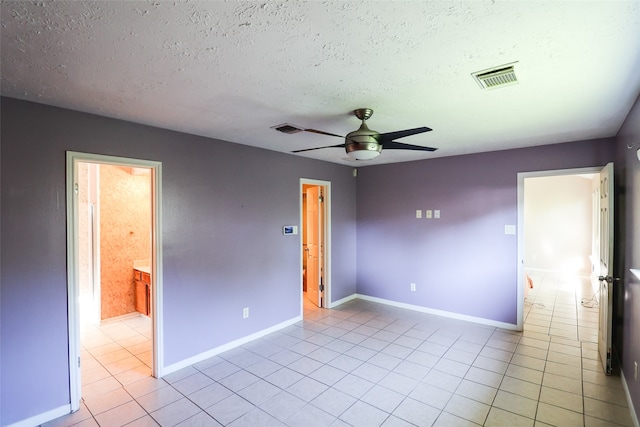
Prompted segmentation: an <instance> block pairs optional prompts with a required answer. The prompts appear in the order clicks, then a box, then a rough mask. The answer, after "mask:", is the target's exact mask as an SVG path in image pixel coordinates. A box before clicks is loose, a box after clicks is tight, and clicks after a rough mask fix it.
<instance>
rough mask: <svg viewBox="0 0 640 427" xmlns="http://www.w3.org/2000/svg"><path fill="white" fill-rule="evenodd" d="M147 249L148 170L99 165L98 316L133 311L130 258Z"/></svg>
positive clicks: (144, 253) (146, 252) (143, 256)
mask: <svg viewBox="0 0 640 427" xmlns="http://www.w3.org/2000/svg"><path fill="white" fill-rule="evenodd" d="M150 253H151V178H150V174H149V173H145V174H139V173H134V170H133V169H132V168H127V167H121V166H110V165H102V166H100V278H101V298H102V310H101V319H103V320H104V319H109V318H111V317H115V316H121V315H124V314H128V313H132V312H135V296H134V280H133V262H134V261H135V260H140V259H147V258H150Z"/></svg>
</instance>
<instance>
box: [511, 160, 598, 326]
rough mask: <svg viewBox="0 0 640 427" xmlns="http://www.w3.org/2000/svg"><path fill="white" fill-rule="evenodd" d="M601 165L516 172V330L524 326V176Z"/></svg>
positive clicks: (589, 170)
mask: <svg viewBox="0 0 640 427" xmlns="http://www.w3.org/2000/svg"><path fill="white" fill-rule="evenodd" d="M600 171H602V167H588V168H576V169H557V170H548V171H536V172H519V173H518V260H517V262H518V277H517V280H516V286H517V292H516V298H517V303H518V305H517V322H518V323H517V325H516V330H518V331H522V330H523V327H524V255H525V253H524V242H525V235H524V180H525V178H540V177H549V176H563V175H581V174H599V173H600Z"/></svg>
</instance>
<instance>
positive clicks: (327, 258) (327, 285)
mask: <svg viewBox="0 0 640 427" xmlns="http://www.w3.org/2000/svg"><path fill="white" fill-rule="evenodd" d="M305 185H316V186H320V187H324V190H325V194H324V198H325V200H324V203H323V206H324V207H323V209H324V223H325V227H324V236H323V239H324V254H323V259H324V278H325V281H324V283H323V284H324V299H323V305H324V306H325V308H331V307H333V304H332V301H331V181H322V180H317V179H310V178H300V187H299V188H298V195H299V198H300V201H299V205H300V206H299V208H300V220H299V221H300V225H301V227H300V230H302V227H303V226H304V224H303V223H302V219H303V212H302V193H303V189H304V186H305ZM299 242H300V244H299V246H300V248H301V249H300V255H299V256H300V274H299V276H300V286H298V289H299V292H300V316H303V317H304V300H303V298H304V294H303V292H302V270H303V262H302V233H300V237H299Z"/></svg>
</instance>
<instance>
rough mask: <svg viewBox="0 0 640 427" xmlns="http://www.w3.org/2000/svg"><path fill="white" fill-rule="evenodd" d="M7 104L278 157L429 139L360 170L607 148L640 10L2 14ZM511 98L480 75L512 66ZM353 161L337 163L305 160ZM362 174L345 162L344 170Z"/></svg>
mask: <svg viewBox="0 0 640 427" xmlns="http://www.w3.org/2000/svg"><path fill="white" fill-rule="evenodd" d="M0 12H1V25H2V26H1V49H2V50H1V60H2V62H1V67H2V68H1V75H2V79H1V83H2V85H1V88H2V95H5V96H9V97H14V98H19V99H26V100H31V101H35V102H40V103H44V104H50V105H56V106H60V107H65V108H71V109H75V110H80V111H87V112H91V113H96V114H100V115H105V116H109V117H116V118H121V119H125V120H130V121H134V122H139V123H145V124H149V125H154V126H159V127H163V128H168V129H174V130H178V131H183V132H188V133H193V134H197V135H204V136H208V137H212V138H216V139H221V140H226V141H231V142H235V143H240V144H247V145H252V146H257V147H262V148H267V149H272V150H276V151H283V152H290V151H291V150H295V149H303V148H310V147H316V146H325V145H333V144H339V143H340V141H341V140H340V139H337V138H333V137H330V136H323V135H317V134H312V133H306V132H303V133H298V134H294V135H285V134H282V133H279V132H276V131H275V130H273V129H271V128H270V127H271V126H274V125H278V124H281V123H291V124H294V125H298V126H301V127H304V128H315V129H321V130H324V131H327V132H331V133H335V134H340V135H345V134H347V133H348V132H350V131H352V130H355V129H356V128H357V127H358V125H359V122H358V120H357V119H356V118H355V117H353V116H352V115H351V114H350V113H351V111H352V110H353V109H355V108H360V107H369V108H373V109H374V110H375V114H374V115H373V117H372V118H371V119H370V120H369V121H368V125H369V127H370V128H372V129H375V130H377V131H379V132H389V131H394V130H400V129H406V128H414V127H419V126H428V127H431V128H433V129H434V130H433V132H429V133H426V134H421V135H416V136H411V137H407V138H403V139H401V140H400V141H401V142H406V143H411V144H420V145H427V146H433V147H439V150H438V151H436V152H433V153H423V152H407V151H398V150H394V151H390V150H387V151H383V153H382V155H381V156H380V157H378V158H377V159H374V160H372V161H368V162H366V163H365V162H361V163H359V165H360V166H364V165H368V164H380V163H388V162H398V161H407V160H415V159H423V158H433V157H441V156H451V155H457V154H463V153H473V152H481V151H490V150H497V149H505V148H514V147H523V146H531V145H541V144H549V143H559V142H568V141H573V140H581V139H592V138H600V137H609V136H613V135H615V134H616V133H617V131H618V129H619V128H620V126H621V124H622V121H623V120H624V118H625V117H626V115H627V113H628V112H629V109H630V108H631V105H632V103H633V101H634V100H635V99H636V98H637V96H638V94H639V93H640V72H639V71H638V70H640V1H637V0H635V1H585V2H580V1H551V2H542V1H500V0H495V1H456V2H449V1H299V0H296V1H261V2H255V1H225V2H223V1H184V2H183V1H175V2H174V1H69V2H62V1H55V2H51V1H15V2H12V1H2V4H1V11H0ZM516 61H517V64H516V75H517V77H518V79H519V81H520V83H519V84H517V85H514V86H508V87H504V88H500V89H495V90H489V91H485V90H481V89H480V87H479V85H478V84H477V83H476V82H475V81H474V80H473V78H472V77H471V73H472V72H475V71H479V70H483V69H486V68H490V67H493V66H497V65H501V64H505V63H511V62H516ZM298 155H303V156H306V157H313V158H317V159H322V160H326V161H331V162H338V163H345V164H347V162H346V161H345V160H343V159H344V157H345V153H344V150H342V149H340V148H332V149H324V150H318V151H310V152H305V153H301V154H298ZM348 164H353V163H348Z"/></svg>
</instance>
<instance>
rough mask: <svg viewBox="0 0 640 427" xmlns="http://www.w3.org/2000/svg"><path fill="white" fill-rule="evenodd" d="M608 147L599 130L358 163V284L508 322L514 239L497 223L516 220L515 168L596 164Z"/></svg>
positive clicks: (607, 156)
mask: <svg viewBox="0 0 640 427" xmlns="http://www.w3.org/2000/svg"><path fill="white" fill-rule="evenodd" d="M614 150H615V141H614V140H613V139H603V140H592V141H585V142H573V143H565V144H557V145H549V146H541V147H535V148H527V149H518V150H508V151H498V152H492V153H483V154H473V155H466V156H458V157H447V158H438V159H433V160H424V161H417V162H408V163H396V164H391V165H380V166H372V167H367V168H362V169H360V171H359V174H358V197H357V210H358V215H357V219H358V221H357V223H358V225H357V290H358V293H360V294H364V295H368V296H373V297H378V298H384V299H389V300H392V301H397V302H402V303H409V304H413V305H418V306H422V307H427V308H430V309H436V310H444V311H448V312H452V313H457V314H463V315H468V316H474V317H480V318H483V319H488V320H493V321H498V322H504V323H509V324H516V323H517V313H516V283H517V277H516V275H517V238H516V236H515V235H505V234H504V226H505V225H508V224H509V225H515V224H517V173H518V172H531V171H539V170H554V169H566V168H581V167H590V166H602V165H604V164H606V163H607V162H609V161H612V160H613V157H614ZM416 209H422V210H423V211H424V210H425V209H432V210H435V209H439V210H440V211H441V218H440V219H425V218H424V217H423V219H416ZM411 282H413V283H416V291H415V292H411V291H410V283H411Z"/></svg>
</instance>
